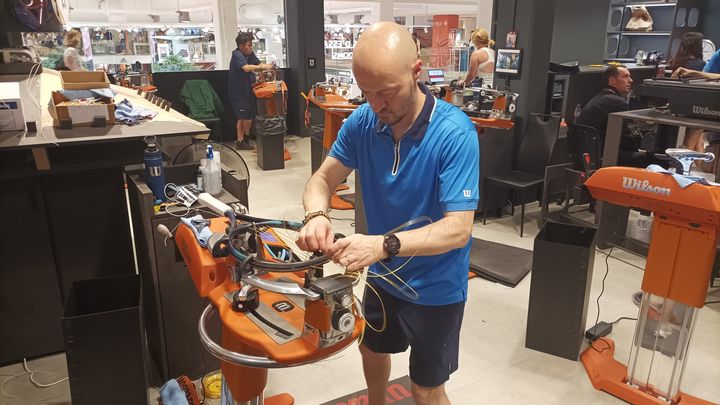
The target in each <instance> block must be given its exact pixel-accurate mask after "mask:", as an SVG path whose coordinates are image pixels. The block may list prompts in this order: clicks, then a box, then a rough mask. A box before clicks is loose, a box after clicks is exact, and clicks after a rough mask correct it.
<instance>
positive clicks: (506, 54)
mask: <svg viewBox="0 0 720 405" xmlns="http://www.w3.org/2000/svg"><path fill="white" fill-rule="evenodd" d="M521 66H522V50H521V49H498V50H497V55H496V56H495V73H497V74H499V75H504V76H519V75H520V67H521Z"/></svg>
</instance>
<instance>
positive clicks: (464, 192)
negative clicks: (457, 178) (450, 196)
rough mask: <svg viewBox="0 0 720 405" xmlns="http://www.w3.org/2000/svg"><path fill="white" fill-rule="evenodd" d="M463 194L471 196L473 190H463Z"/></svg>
mask: <svg viewBox="0 0 720 405" xmlns="http://www.w3.org/2000/svg"><path fill="white" fill-rule="evenodd" d="M463 196H464V197H465V198H470V197H471V196H472V192H471V191H470V190H467V189H466V190H463Z"/></svg>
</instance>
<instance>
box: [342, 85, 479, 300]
mask: <svg viewBox="0 0 720 405" xmlns="http://www.w3.org/2000/svg"><path fill="white" fill-rule="evenodd" d="M419 87H420V89H421V91H422V92H423V93H424V94H425V103H424V105H423V108H422V111H421V112H420V114H419V115H418V117H417V119H416V120H415V122H414V123H413V125H412V126H411V127H410V129H408V130H407V132H406V133H405V135H404V136H403V137H402V138H401V139H400V141H399V142H397V144H396V143H395V141H394V140H393V137H392V131H391V129H390V127H389V126H387V125H384V124H382V123H379V122H378V118H377V116H376V115H375V113H374V112H373V111H372V109H371V108H370V105H368V104H365V105H362V106H360V107H359V108H358V109H357V110H355V111H354V112H353V113H352V114H351V115H350V117H348V119H347V121H345V123H344V124H343V126H342V128H340V132H339V133H338V138H337V140H336V141H335V143H334V144H333V146H332V149H331V150H330V153H329V156H332V157H334V158H336V159H338V160H339V161H340V162H341V163H342V164H343V165H345V166H347V167H349V168H352V169H355V170H357V172H358V174H359V177H360V183H361V187H362V196H363V204H364V205H365V217H366V219H367V224H368V233H369V234H370V235H381V234H385V233H387V232H389V231H391V230H392V229H394V228H396V227H397V226H399V225H402V224H403V223H405V222H407V221H410V220H413V219H416V218H419V217H422V216H428V217H430V218H431V219H432V221H433V222H436V221H439V220H440V219H442V218H443V214H444V213H445V212H449V211H474V210H475V209H476V208H477V205H478V200H479V191H478V179H479V172H480V147H479V144H478V136H477V132H476V130H475V126H474V125H473V123H472V121H470V119H469V118H468V117H467V116H466V115H465V113H463V112H462V111H460V109H458V108H457V107H455V106H453V105H451V104H448V103H446V102H444V101H441V100H438V99H436V98H435V97H433V96H432V95H430V94H429V93H428V91H427V89H426V88H425V86H424V85H422V84H419ZM424 225H427V222H425V223H419V224H417V225H414V226H411V227H410V228H408V229H412V228H417V227H421V226H424ZM407 260H408V257H395V258H393V259H392V260H390V261H389V263H387V264H386V266H387V267H388V268H389V269H390V270H394V269H397V268H398V267H400V266H401V265H402V264H403V263H405V262H406V261H407ZM469 260H470V241H468V243H467V244H466V245H465V246H464V247H462V248H459V249H454V250H451V251H449V252H447V253H443V254H440V255H435V256H416V257H414V258H413V259H412V260H410V261H409V262H408V263H407V264H406V265H405V266H404V267H402V268H401V269H400V270H399V271H397V272H396V273H395V275H397V276H398V277H399V279H401V280H402V281H404V282H405V283H407V284H408V285H409V286H410V287H411V288H412V290H411V289H409V288H407V287H406V286H404V285H403V283H402V282H401V281H400V280H398V277H395V276H394V275H387V276H386V278H387V279H388V280H389V281H386V280H384V279H383V278H380V277H377V276H376V277H373V274H376V275H377V274H381V275H386V274H387V273H388V272H389V271H388V270H387V269H386V268H384V267H382V266H381V265H380V264H379V263H376V264H373V265H372V266H370V273H369V274H368V277H369V278H371V279H372V281H373V282H375V284H376V285H379V286H380V287H381V288H383V289H384V290H386V291H387V292H388V293H390V294H392V295H393V296H395V297H397V298H399V299H402V300H405V301H412V302H414V303H418V304H422V305H447V304H453V303H457V302H461V301H465V300H466V299H467V280H468V269H469V265H470V263H469ZM413 291H414V292H413Z"/></svg>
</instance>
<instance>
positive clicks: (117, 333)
mask: <svg viewBox="0 0 720 405" xmlns="http://www.w3.org/2000/svg"><path fill="white" fill-rule="evenodd" d="M140 296H141V289H140V276H138V275H136V274H131V275H124V276H118V277H108V278H101V279H92V280H83V281H75V282H73V285H72V287H71V288H70V292H69V293H68V295H67V299H66V301H65V312H64V314H63V318H62V324H63V335H64V337H65V354H66V357H67V364H68V376H69V377H70V394H71V398H72V403H73V405H86V404H87V405H90V404H92V405H96V404H108V405H110V404H118V405H121V404H122V405H125V404H147V401H148V399H147V373H146V367H145V362H144V347H145V334H144V328H143V321H142V311H141V299H140Z"/></svg>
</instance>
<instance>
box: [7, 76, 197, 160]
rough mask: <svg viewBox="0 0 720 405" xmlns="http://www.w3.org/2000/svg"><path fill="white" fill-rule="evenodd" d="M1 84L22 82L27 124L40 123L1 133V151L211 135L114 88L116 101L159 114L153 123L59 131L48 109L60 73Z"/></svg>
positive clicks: (14, 78)
mask: <svg viewBox="0 0 720 405" xmlns="http://www.w3.org/2000/svg"><path fill="white" fill-rule="evenodd" d="M0 82H19V83H20V93H21V97H22V100H23V101H22V107H23V114H24V116H25V121H36V122H37V128H38V129H37V132H30V133H28V132H27V131H3V132H2V133H0V151H2V150H10V149H32V148H45V147H57V146H62V145H65V144H82V143H102V142H116V141H122V140H131V139H142V138H144V137H145V136H148V135H154V136H157V137H163V136H178V135H198V134H206V133H208V132H209V130H208V129H207V127H206V126H205V125H203V124H201V123H200V122H197V121H195V120H192V119H190V118H188V117H186V116H184V115H182V114H180V113H179V112H177V111H175V110H172V109H171V110H170V111H165V110H163V109H161V108H160V107H159V106H157V105H155V104H153V103H151V102H150V101H148V100H145V98H144V97H142V96H139V95H138V94H137V91H135V90H133V89H128V88H125V87H120V86H115V85H111V86H110V88H111V89H112V90H114V91H115V92H116V95H115V102H120V101H122V100H123V99H125V98H127V99H128V100H129V101H130V102H131V103H132V104H133V105H134V106H138V107H143V108H147V109H149V110H152V111H156V112H158V115H157V116H155V118H153V119H152V120H149V121H148V120H146V121H143V122H141V123H139V124H136V125H133V126H128V125H124V124H115V125H110V126H107V127H100V128H96V127H90V126H77V127H74V128H72V129H60V128H55V127H53V125H52V117H51V116H50V112H49V110H48V103H49V101H50V95H51V92H52V91H54V90H58V89H61V85H60V74H59V73H58V72H57V71H54V70H51V69H44V70H43V73H42V74H40V75H37V76H36V77H34V78H32V79H29V77H28V76H27V75H0Z"/></svg>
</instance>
